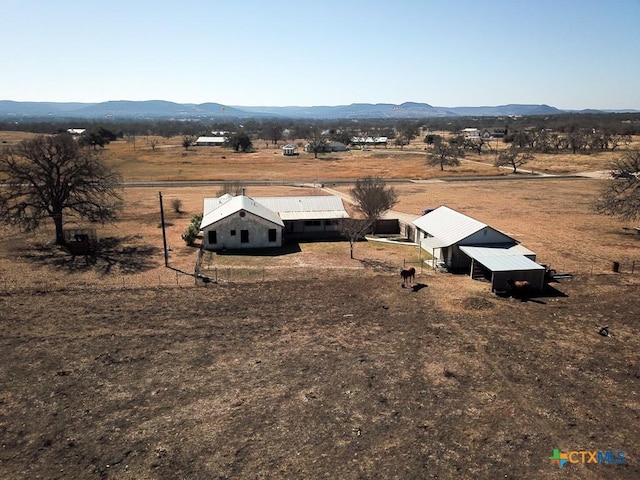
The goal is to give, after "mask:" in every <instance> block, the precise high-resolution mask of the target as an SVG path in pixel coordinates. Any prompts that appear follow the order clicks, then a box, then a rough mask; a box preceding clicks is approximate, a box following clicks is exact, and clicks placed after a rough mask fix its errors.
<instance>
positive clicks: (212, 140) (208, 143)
mask: <svg viewBox="0 0 640 480" xmlns="http://www.w3.org/2000/svg"><path fill="white" fill-rule="evenodd" d="M226 140H227V139H226V137H198V139H197V140H196V141H195V142H194V145H195V146H197V147H216V146H218V147H220V146H222V145H224V142H226Z"/></svg>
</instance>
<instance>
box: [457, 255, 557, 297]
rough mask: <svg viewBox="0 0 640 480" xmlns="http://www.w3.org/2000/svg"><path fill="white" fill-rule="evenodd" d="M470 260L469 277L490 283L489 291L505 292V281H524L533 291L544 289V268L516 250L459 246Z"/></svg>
mask: <svg viewBox="0 0 640 480" xmlns="http://www.w3.org/2000/svg"><path fill="white" fill-rule="evenodd" d="M460 250H461V251H462V252H464V253H465V254H466V255H468V256H469V258H471V271H470V273H469V274H470V276H471V277H473V278H475V277H477V276H478V275H479V274H482V275H483V276H486V277H487V278H489V279H490V281H491V290H492V291H494V290H506V289H507V280H509V279H512V280H526V281H528V282H529V284H530V285H531V288H533V289H534V290H542V289H543V288H544V275H545V268H544V267H543V266H542V265H540V264H538V263H536V262H534V261H533V260H531V259H530V258H528V257H526V256H525V255H523V254H522V253H519V252H518V250H517V249H510V248H491V247H470V246H461V247H460Z"/></svg>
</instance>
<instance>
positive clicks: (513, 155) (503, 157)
mask: <svg viewBox="0 0 640 480" xmlns="http://www.w3.org/2000/svg"><path fill="white" fill-rule="evenodd" d="M532 160H535V157H534V156H533V154H532V153H530V152H527V151H519V150H518V148H517V147H514V146H512V147H511V148H509V149H508V150H503V151H502V152H500V153H499V154H498V158H496V161H495V162H494V163H493V164H494V165H495V166H496V167H504V166H506V165H508V166H510V167H511V168H513V173H516V172H517V171H518V167H521V166H522V165H525V164H527V163H529V162H530V161H532Z"/></svg>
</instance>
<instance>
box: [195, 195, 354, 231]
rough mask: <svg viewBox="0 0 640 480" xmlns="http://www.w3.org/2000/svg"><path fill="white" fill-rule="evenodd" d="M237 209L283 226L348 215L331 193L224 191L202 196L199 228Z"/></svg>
mask: <svg viewBox="0 0 640 480" xmlns="http://www.w3.org/2000/svg"><path fill="white" fill-rule="evenodd" d="M240 210H246V211H248V212H251V213H253V214H254V215H257V216H259V217H262V218H264V219H266V220H269V221H270V222H273V223H276V224H278V225H281V226H283V225H284V223H283V220H330V219H336V218H349V214H348V213H347V212H346V210H345V209H344V204H343V203H342V198H340V197H339V196H334V195H331V196H329V195H321V196H301V197H255V198H251V197H247V196H243V195H238V196H236V197H234V196H232V195H229V194H225V195H222V196H221V197H218V198H205V199H204V208H203V215H204V216H203V218H202V222H201V224H200V229H201V230H202V229H203V228H205V227H208V226H209V225H211V224H212V223H215V222H217V221H219V220H222V219H223V218H226V217H228V216H229V215H232V214H234V213H235V212H238V211H240Z"/></svg>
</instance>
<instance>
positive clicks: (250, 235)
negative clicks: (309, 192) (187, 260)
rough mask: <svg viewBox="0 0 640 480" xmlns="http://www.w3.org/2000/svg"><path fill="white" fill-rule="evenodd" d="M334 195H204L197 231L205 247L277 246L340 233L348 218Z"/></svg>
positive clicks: (244, 247)
mask: <svg viewBox="0 0 640 480" xmlns="http://www.w3.org/2000/svg"><path fill="white" fill-rule="evenodd" d="M348 217H349V214H348V213H347V212H346V210H345V209H344V204H343V203H342V199H341V198H340V197H338V196H328V195H323V196H300V197H256V198H251V197H248V196H246V195H244V194H243V195H238V196H235V197H234V196H232V195H229V194H225V195H223V196H221V197H217V198H205V199H204V208H203V217H202V222H201V224H200V230H201V231H202V233H203V243H202V245H203V248H204V249H206V250H225V249H251V248H267V247H280V246H282V244H283V242H284V241H287V240H303V239H305V240H319V239H326V238H336V237H339V236H340V231H339V222H340V219H342V218H348Z"/></svg>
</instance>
